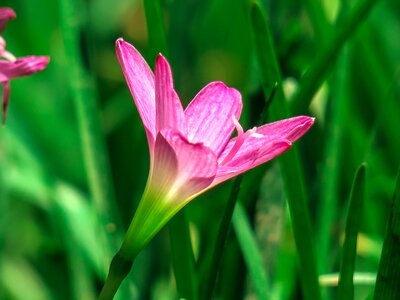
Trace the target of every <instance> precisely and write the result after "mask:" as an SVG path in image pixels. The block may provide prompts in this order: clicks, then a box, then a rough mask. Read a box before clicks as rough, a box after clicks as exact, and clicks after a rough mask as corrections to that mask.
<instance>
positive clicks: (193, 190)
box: [150, 129, 217, 203]
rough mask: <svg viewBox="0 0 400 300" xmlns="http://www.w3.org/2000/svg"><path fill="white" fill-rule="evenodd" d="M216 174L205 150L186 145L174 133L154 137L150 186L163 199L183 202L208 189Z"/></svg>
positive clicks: (211, 155)
mask: <svg viewBox="0 0 400 300" xmlns="http://www.w3.org/2000/svg"><path fill="white" fill-rule="evenodd" d="M216 171H217V159H216V157H215V154H214V153H213V152H212V151H211V150H210V149H208V148H207V147H205V146H203V145H202V144H192V143H189V142H188V141H187V140H186V139H185V137H183V136H182V135H181V134H180V133H179V131H177V130H174V129H162V130H161V132H160V133H159V134H158V135H157V139H156V142H155V147H154V162H153V164H152V172H151V176H152V177H151V179H150V182H151V186H152V188H153V186H154V187H155V188H156V189H157V191H159V192H160V193H162V194H163V197H165V198H166V199H169V200H170V201H173V202H177V203H182V202H187V201H188V200H189V199H191V198H192V197H193V196H194V195H195V194H197V193H199V192H200V191H202V190H204V189H205V188H206V187H207V186H209V185H210V183H211V182H212V181H213V179H214V177H215V174H216Z"/></svg>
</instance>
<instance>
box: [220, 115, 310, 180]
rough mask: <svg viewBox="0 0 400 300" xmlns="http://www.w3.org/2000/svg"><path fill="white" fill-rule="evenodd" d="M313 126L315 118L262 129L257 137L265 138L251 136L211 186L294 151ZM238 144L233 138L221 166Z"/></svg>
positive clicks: (221, 168)
mask: <svg viewBox="0 0 400 300" xmlns="http://www.w3.org/2000/svg"><path fill="white" fill-rule="evenodd" d="M313 124H314V118H310V117H304V116H300V117H294V118H290V119H285V120H281V121H277V122H273V123H269V124H266V125H263V126H261V127H259V128H258V129H257V135H259V134H262V135H263V137H252V136H250V137H249V138H247V139H246V140H245V142H244V143H243V144H242V145H241V147H240V149H239V151H238V152H237V153H236V154H235V156H234V157H233V159H232V160H230V161H229V162H227V163H226V164H225V165H220V166H219V167H218V171H217V176H216V178H215V180H214V182H213V183H212V186H215V185H217V184H219V183H221V182H223V181H225V180H227V179H229V178H232V177H234V176H236V175H238V174H241V173H243V172H245V171H247V170H249V169H252V168H254V167H256V166H258V165H260V164H263V163H265V162H267V161H269V160H271V159H273V158H275V157H276V156H278V155H280V154H282V153H283V152H285V151H286V150H288V149H289V148H290V147H291V145H292V142H294V141H296V140H297V139H299V138H300V137H301V136H302V135H303V134H305V133H306V132H307V131H308V129H310V127H311V126H312V125H313ZM235 141H236V138H233V139H232V140H231V141H230V142H229V144H228V145H227V146H226V148H225V149H224V151H223V153H222V154H221V155H220V157H219V158H218V161H219V163H220V164H221V162H223V161H224V158H225V156H227V155H228V154H229V153H230V150H231V149H232V147H234V145H235Z"/></svg>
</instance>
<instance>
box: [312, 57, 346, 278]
mask: <svg viewBox="0 0 400 300" xmlns="http://www.w3.org/2000/svg"><path fill="white" fill-rule="evenodd" d="M348 57H349V55H348V51H343V53H342V54H341V56H340V58H339V60H338V64H337V66H336V67H335V74H334V76H333V78H332V80H331V81H330V85H331V86H332V88H331V91H330V93H331V95H330V97H329V99H334V100H332V101H331V103H329V106H328V107H329V111H330V118H329V119H328V120H327V122H326V123H327V124H326V126H325V127H326V132H327V134H326V135H325V143H324V144H325V147H324V160H323V161H324V163H323V166H322V180H321V188H320V201H319V203H318V205H319V210H318V215H317V217H316V219H317V220H316V224H317V228H318V232H317V244H318V257H317V260H318V267H319V271H320V272H321V273H326V272H330V271H331V267H332V262H331V260H329V259H327V257H331V256H330V253H329V249H330V246H331V242H332V236H331V234H329V233H330V232H332V224H334V222H335V220H336V219H335V218H336V217H337V207H338V191H339V174H340V170H341V164H340V163H339V162H340V161H341V159H342V155H344V154H343V153H345V149H343V133H344V132H345V130H346V129H345V128H346V126H347V122H348V116H347V115H348V114H347V110H348V105H347V103H348V102H349V101H350V100H351V99H349V97H348V82H349V80H350V78H349V77H350V75H349V74H350V72H349V64H348V62H349V59H348Z"/></svg>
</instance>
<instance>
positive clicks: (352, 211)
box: [337, 164, 366, 299]
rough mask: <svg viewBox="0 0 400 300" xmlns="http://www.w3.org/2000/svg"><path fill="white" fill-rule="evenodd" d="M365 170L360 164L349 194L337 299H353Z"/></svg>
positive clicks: (364, 166)
mask: <svg viewBox="0 0 400 300" xmlns="http://www.w3.org/2000/svg"><path fill="white" fill-rule="evenodd" d="M365 169H366V165H365V164H362V165H361V166H360V167H359V168H358V169H357V172H356V175H355V177H354V181H353V185H352V188H351V193H350V203H349V211H348V214H347V221H346V230H345V240H344V244H343V250H342V260H341V264H340V277H339V286H338V293H337V299H353V298H354V284H353V275H354V269H355V260H356V254H357V253H356V252H357V235H358V231H359V227H360V223H361V216H362V214H363V211H362V210H363V202H364V190H365Z"/></svg>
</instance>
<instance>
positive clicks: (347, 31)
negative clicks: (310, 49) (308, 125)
mask: <svg viewBox="0 0 400 300" xmlns="http://www.w3.org/2000/svg"><path fill="white" fill-rule="evenodd" d="M377 2H378V0H360V1H358V2H357V5H356V6H355V7H354V8H353V9H352V10H351V11H350V13H349V15H348V17H347V18H346V17H345V18H344V21H343V25H341V26H340V25H336V27H337V28H336V29H335V30H334V34H333V36H332V37H331V38H330V39H329V41H328V42H327V43H326V45H325V47H323V48H322V50H321V52H320V53H319V54H318V55H317V56H316V58H315V60H314V62H313V63H312V65H310V67H309V69H308V70H307V71H306V72H305V74H304V76H303V77H302V79H301V82H300V84H299V89H298V90H297V92H296V94H295V95H294V96H293V100H292V105H291V110H292V111H293V112H295V113H300V114H301V113H304V112H306V111H307V108H308V106H309V105H310V102H311V100H312V98H313V96H314V94H315V93H316V92H317V90H318V89H319V87H320V86H321V84H322V83H323V81H324V80H325V79H326V76H327V73H328V71H329V69H330V68H331V66H332V62H333V61H334V60H335V59H336V57H337V55H338V54H339V51H340V49H341V48H342V47H343V45H344V43H345V42H346V41H347V40H348V39H349V38H350V37H351V36H352V35H353V33H354V32H355V30H356V29H357V28H358V27H359V26H360V24H361V23H362V22H363V21H364V20H365V18H366V17H367V16H368V14H369V12H370V11H371V9H372V8H373V7H374V5H375V4H376V3H377Z"/></svg>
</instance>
